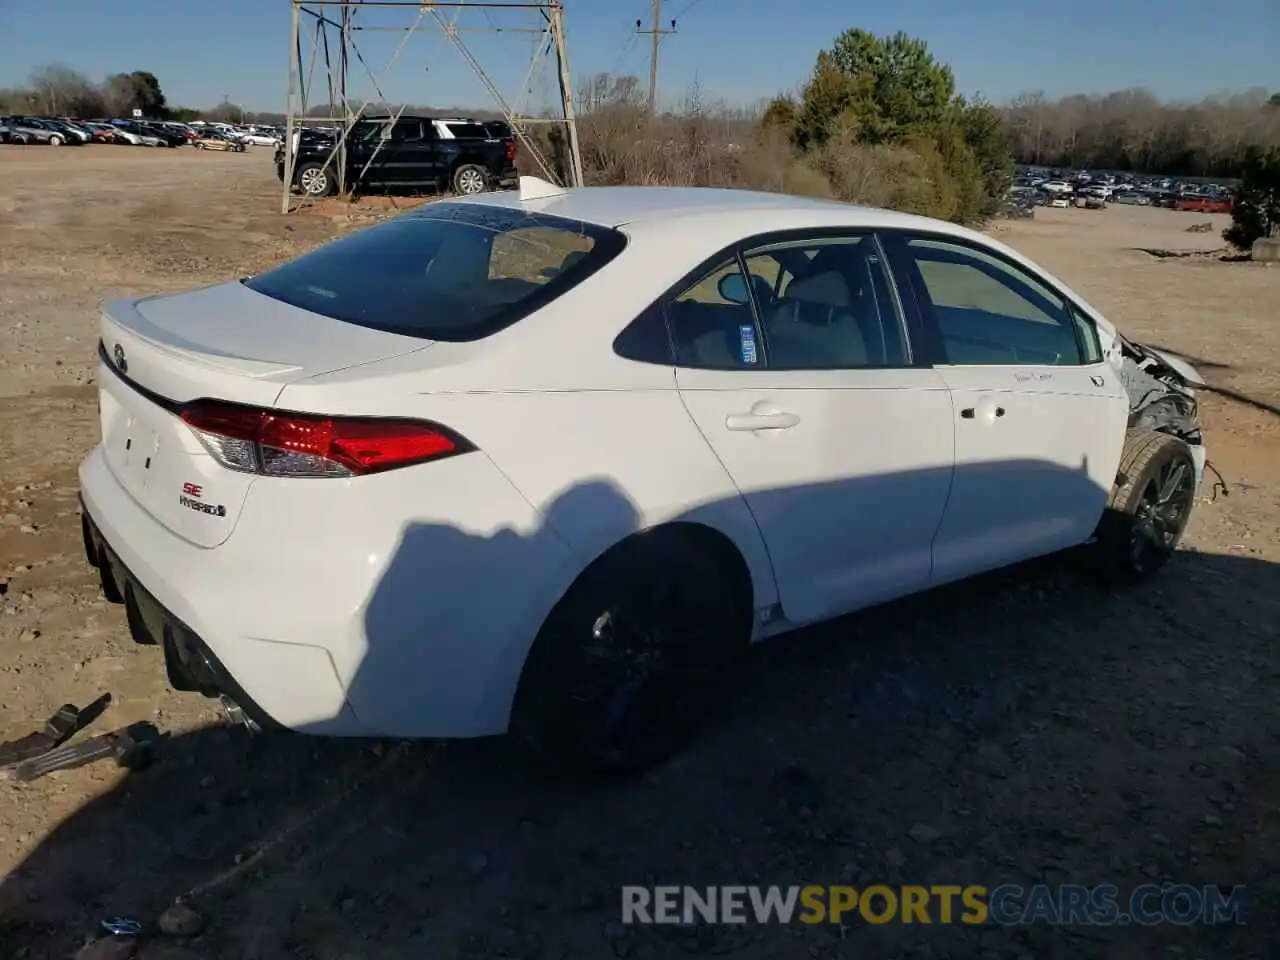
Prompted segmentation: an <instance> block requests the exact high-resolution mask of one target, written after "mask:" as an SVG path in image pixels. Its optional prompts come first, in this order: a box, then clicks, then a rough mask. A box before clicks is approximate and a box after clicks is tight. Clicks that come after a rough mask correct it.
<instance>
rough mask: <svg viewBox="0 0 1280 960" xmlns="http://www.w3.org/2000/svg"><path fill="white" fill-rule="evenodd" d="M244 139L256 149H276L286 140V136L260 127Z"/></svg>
mask: <svg viewBox="0 0 1280 960" xmlns="http://www.w3.org/2000/svg"><path fill="white" fill-rule="evenodd" d="M244 139H245V140H246V141H247V142H248V143H250V144H252V145H253V146H255V147H274V146H276V145H277V144H279V143H280V142H281V141H282V140H283V139H284V135H283V134H281V133H278V132H276V131H274V130H271V129H269V128H264V127H258V128H257V129H255V130H253V131H251V132H249V133H247V134H245V138H244Z"/></svg>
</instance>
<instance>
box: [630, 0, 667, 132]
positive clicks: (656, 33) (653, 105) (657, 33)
mask: <svg viewBox="0 0 1280 960" xmlns="http://www.w3.org/2000/svg"><path fill="white" fill-rule="evenodd" d="M675 32H676V22H675V21H674V20H672V21H671V26H670V27H669V28H667V29H663V27H662V0H653V26H652V27H650V28H649V29H648V30H642V29H641V22H640V21H639V20H637V21H636V33H639V34H647V35H648V36H649V38H650V47H649V116H651V117H652V116H653V115H654V113H655V112H656V111H657V103H658V44H660V43H661V42H662V38H663V37H664V36H666V35H667V34H669V33H675Z"/></svg>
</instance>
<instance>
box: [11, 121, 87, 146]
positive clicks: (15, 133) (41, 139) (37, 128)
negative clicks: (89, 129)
mask: <svg viewBox="0 0 1280 960" xmlns="http://www.w3.org/2000/svg"><path fill="white" fill-rule="evenodd" d="M9 140H10V142H11V143H43V144H47V145H49V146H51V147H61V146H79V145H81V144H83V143H84V140H83V139H81V138H80V137H79V136H78V135H76V134H75V133H72V132H71V131H70V130H68V129H67V128H66V127H65V126H64V125H63V124H60V123H58V122H57V121H56V120H49V119H47V118H44V117H13V118H12V119H11V121H10V123H9Z"/></svg>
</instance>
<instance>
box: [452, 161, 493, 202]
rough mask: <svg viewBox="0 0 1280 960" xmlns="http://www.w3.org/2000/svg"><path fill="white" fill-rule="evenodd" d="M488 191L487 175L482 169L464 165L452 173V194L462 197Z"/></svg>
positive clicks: (471, 164) (473, 165) (468, 164)
mask: <svg viewBox="0 0 1280 960" xmlns="http://www.w3.org/2000/svg"><path fill="white" fill-rule="evenodd" d="M488 189H489V175H488V173H487V172H486V171H485V169H484V167H481V166H478V165H477V164H474V163H464V164H463V165H462V166H460V167H459V168H458V169H457V170H455V171H453V192H454V193H456V194H459V195H461V196H464V197H469V196H472V195H473V194H477V193H484V192H485V191H486V190H488Z"/></svg>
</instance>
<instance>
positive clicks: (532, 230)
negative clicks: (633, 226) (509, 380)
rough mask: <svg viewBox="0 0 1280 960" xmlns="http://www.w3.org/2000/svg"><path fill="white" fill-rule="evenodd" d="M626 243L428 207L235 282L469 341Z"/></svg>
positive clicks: (340, 312)
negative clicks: (241, 281) (242, 281)
mask: <svg viewBox="0 0 1280 960" xmlns="http://www.w3.org/2000/svg"><path fill="white" fill-rule="evenodd" d="M625 245H626V238H625V237H624V236H623V235H622V234H621V233H620V232H619V231H617V230H613V229H610V228H608V227H602V226H599V225H595V224H587V223H583V222H581V221H577V220H568V219H564V218H561V217H548V216H545V215H539V214H532V213H527V212H525V211H522V210H515V209H508V208H504V207H490V206H487V205H482V204H466V203H436V204H431V205H430V206H429V207H428V208H426V209H425V210H424V211H422V212H415V213H413V214H410V215H408V216H404V217H399V218H397V219H395V220H389V221H387V222H385V223H381V224H378V225H377V226H374V227H370V228H368V229H366V230H362V231H360V232H359V233H354V234H351V235H350V236H347V237H343V238H342V239H340V240H336V241H334V242H332V243H329V244H326V245H325V246H323V247H320V248H319V249H317V250H313V251H312V252H311V253H308V254H306V255H304V256H302V257H299V258H298V259H296V260H292V261H290V262H288V263H285V264H282V265H281V266H279V267H276V268H275V269H274V270H269V271H267V272H266V273H262V274H259V275H257V276H255V277H250V278H248V279H246V280H245V281H244V283H245V285H246V286H247V287H249V288H250V289H251V290H254V291H256V292H258V293H261V294H263V295H265V296H268V297H272V298H273V299H275V300H280V301H283V302H285V303H289V304H292V305H293V306H296V307H299V308H301V309H303V310H309V311H311V312H312V313H318V314H321V315H323V316H326V317H330V318H332V319H335V320H341V321H344V322H346V323H354V324H357V325H359V326H362V327H370V328H373V329H377V330H386V331H388V332H392V333H399V334H405V335H408V336H415V337H422V338H424V339H429V340H447V341H465V340H478V339H481V338H483V337H486V336H489V335H490V334H492V333H495V332H497V331H498V330H501V329H503V328H504V327H507V326H509V325H511V324H513V323H515V322H516V321H518V320H520V319H521V318H523V317H525V316H528V315H529V314H530V313H532V312H533V311H535V310H537V309H539V308H541V307H543V306H545V305H546V304H548V303H550V302H551V301H553V300H554V299H556V298H557V297H559V296H562V295H563V294H564V293H566V292H567V291H568V290H570V289H572V288H573V287H575V286H577V284H579V283H581V282H582V281H583V280H585V279H586V278H587V277H589V276H591V275H592V274H593V273H595V272H596V271H597V270H599V269H600V268H601V267H603V266H604V265H605V264H606V263H608V262H609V261H611V260H612V259H613V258H614V257H616V256H617V255H618V254H619V253H620V252H621V251H622V249H623V247H624V246H625Z"/></svg>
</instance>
